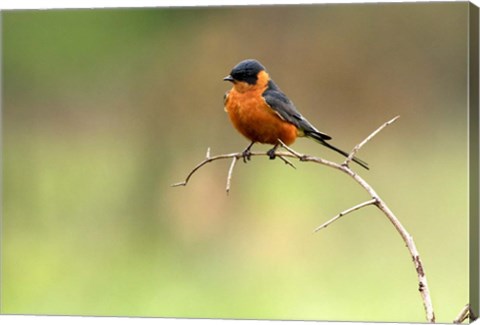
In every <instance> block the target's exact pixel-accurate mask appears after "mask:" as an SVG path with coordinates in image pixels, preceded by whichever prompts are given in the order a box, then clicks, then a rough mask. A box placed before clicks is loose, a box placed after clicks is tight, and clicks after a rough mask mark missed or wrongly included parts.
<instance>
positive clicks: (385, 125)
mask: <svg viewBox="0 0 480 325" xmlns="http://www.w3.org/2000/svg"><path fill="white" fill-rule="evenodd" d="M398 118H400V115H397V116H395V117H394V118H392V119H391V120H390V121H388V122H385V123H383V124H382V125H381V126H380V127H379V128H378V129H376V130H375V131H373V132H372V133H371V134H370V135H369V136H368V137H366V138H365V140H363V141H362V142H360V143H359V144H357V145H356V146H355V147H354V148H353V150H352V152H350V154H349V155H348V157H347V159H345V161H344V162H343V165H346V166H348V164H349V163H350V162H351V161H352V159H353V157H354V156H355V155H356V154H357V152H358V150H360V148H362V147H363V146H364V145H365V144H366V143H367V142H368V141H370V140H371V139H372V138H373V137H374V136H376V135H377V134H378V133H379V132H380V131H382V130H383V129H384V128H386V127H387V126H389V125H390V124H392V123H393V122H395V121H396V120H397V119H398Z"/></svg>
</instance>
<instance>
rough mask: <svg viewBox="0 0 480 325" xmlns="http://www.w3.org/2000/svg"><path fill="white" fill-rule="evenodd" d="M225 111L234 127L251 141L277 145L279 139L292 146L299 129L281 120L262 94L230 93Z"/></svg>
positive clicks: (255, 92) (252, 92) (249, 92)
mask: <svg viewBox="0 0 480 325" xmlns="http://www.w3.org/2000/svg"><path fill="white" fill-rule="evenodd" d="M225 110H226V111H227V113H228V116H229V117H230V120H231V121H232V124H233V126H234V127H235V128H236V129H237V130H238V131H239V132H240V133H241V134H243V135H244V136H245V137H246V138H247V139H249V140H250V141H255V142H260V143H268V144H274V145H275V144H277V143H278V139H280V140H282V141H283V142H284V143H285V144H287V145H290V144H292V143H293V142H294V141H295V139H296V137H297V128H296V127H295V125H293V124H291V123H288V122H286V121H284V120H282V119H281V118H280V116H278V115H277V114H276V113H275V112H274V111H273V110H272V109H271V108H270V107H269V106H268V105H267V104H266V102H265V101H264V100H263V97H262V96H261V93H260V92H257V91H247V92H244V93H239V92H237V91H236V90H235V89H234V88H233V89H232V90H231V91H230V92H229V94H228V97H227V99H226V103H225Z"/></svg>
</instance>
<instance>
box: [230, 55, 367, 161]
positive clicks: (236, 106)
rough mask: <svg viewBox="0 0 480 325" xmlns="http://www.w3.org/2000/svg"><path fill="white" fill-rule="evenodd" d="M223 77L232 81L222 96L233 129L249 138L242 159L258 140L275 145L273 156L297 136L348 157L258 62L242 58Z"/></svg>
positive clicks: (271, 150)
mask: <svg viewBox="0 0 480 325" xmlns="http://www.w3.org/2000/svg"><path fill="white" fill-rule="evenodd" d="M223 80H224V81H229V82H231V83H232V84H233V86H232V88H231V89H230V90H229V91H227V92H226V93H225V95H224V109H225V111H226V112H227V113H228V116H229V118H230V121H231V122H232V124H233V126H234V127H235V129H237V131H238V132H240V133H241V134H242V135H243V136H244V137H246V138H247V139H248V140H250V144H249V145H248V147H247V148H246V149H245V150H244V151H243V153H242V156H243V160H244V161H245V162H246V161H247V160H250V156H251V151H250V149H251V148H252V146H253V145H254V144H255V143H257V142H258V143H262V144H272V145H274V147H273V148H272V149H270V150H268V151H267V154H268V156H269V157H270V159H274V158H275V150H276V149H277V148H278V146H279V145H280V144H281V143H280V141H281V142H283V143H284V144H286V145H287V146H289V145H291V144H292V143H293V142H294V141H295V140H296V138H297V137H307V138H311V139H313V140H315V141H316V142H318V143H320V144H321V145H323V146H325V147H327V148H329V149H331V150H333V151H335V152H337V153H339V154H341V155H343V156H345V157H348V156H349V154H348V153H347V152H345V151H343V150H341V149H339V148H337V147H335V146H333V145H332V144H330V143H329V142H327V141H328V140H331V139H332V137H331V136H329V135H328V134H326V133H323V132H320V131H319V130H318V129H317V128H315V127H314V126H313V125H312V123H310V122H309V121H308V120H307V119H306V118H305V117H304V116H303V115H302V114H301V113H300V112H299V111H298V109H297V108H296V107H295V105H294V104H293V102H292V101H291V100H290V99H289V98H288V97H287V95H285V93H283V92H282V91H281V90H280V88H279V87H278V86H277V84H276V83H275V82H274V81H273V80H272V79H271V78H270V75H269V74H268V72H267V71H266V68H265V67H264V66H263V65H262V64H261V63H260V62H259V61H257V60H255V59H247V60H243V61H241V62H240V63H238V64H237V65H235V66H234V67H233V68H232V70H231V71H230V74H229V75H227V76H226V77H224V78H223ZM279 140H280V141H279ZM352 160H353V161H354V162H355V163H357V164H359V165H360V166H362V167H363V168H365V169H367V170H368V169H369V167H368V164H367V163H366V162H364V161H363V160H361V159H359V158H357V157H353V159H352Z"/></svg>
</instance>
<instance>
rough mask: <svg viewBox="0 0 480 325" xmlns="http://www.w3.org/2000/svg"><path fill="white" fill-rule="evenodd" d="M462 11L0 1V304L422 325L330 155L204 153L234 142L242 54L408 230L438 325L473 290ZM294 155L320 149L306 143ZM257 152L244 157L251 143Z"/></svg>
mask: <svg viewBox="0 0 480 325" xmlns="http://www.w3.org/2000/svg"><path fill="white" fill-rule="evenodd" d="M467 9H468V3H466V2H463V3H428V4H425V3H424V4H367V5H361V4H350V5H328V4H327V5H314V6H254V7H230V8H227V7H210V8H159V9H131V10H130V9H116V10H115V9H111V10H101V9H96V10H45V11H8V12H3V13H2V32H3V44H2V46H3V58H2V60H3V62H2V63H3V75H2V79H3V99H2V100H3V102H2V104H3V130H2V131H3V133H2V137H3V218H2V245H1V249H2V251H1V253H2V264H1V265H2V270H1V271H2V272H1V312H2V313H6V314H51V315H57V314H74V315H119V316H165V317H200V318H205V317H206V318H217V317H219V318H255V319H304V320H310V319H317V320H352V321H396V322H404V321H405V322H406V321H413V322H423V321H425V314H424V310H423V306H422V301H421V299H420V295H419V293H418V290H417V289H418V285H417V278H416V273H415V271H414V267H413V264H412V261H411V258H410V256H409V254H408V252H407V250H406V248H405V245H404V243H403V242H402V241H401V239H400V237H399V235H398V234H397V232H396V231H395V230H394V228H393V227H392V225H391V224H390V223H389V222H388V221H387V219H386V218H385V217H384V216H383V215H382V214H381V213H380V212H379V211H377V210H376V209H375V208H373V207H368V208H365V209H362V210H360V211H357V212H355V213H354V214H351V215H349V216H347V217H345V218H344V219H342V220H340V221H338V222H337V223H335V224H334V225H332V226H331V227H329V228H327V229H325V230H322V231H321V232H320V233H317V234H312V230H313V229H314V228H315V227H316V226H318V225H319V224H321V223H323V222H325V221H326V220H328V219H329V218H331V217H333V216H334V215H335V214H337V213H338V212H340V211H342V210H345V209H347V208H349V207H351V206H353V205H356V204H358V203H360V202H363V201H365V200H367V199H369V198H368V196H367V195H366V193H365V192H363V191H362V190H361V188H360V187H359V186H358V185H356V184H355V183H354V182H353V181H352V180H351V179H349V178H348V177H346V176H345V175H343V174H341V173H339V172H338V171H335V170H333V169H329V168H327V167H323V166H319V165H314V164H308V163H305V164H304V163H297V164H296V165H297V169H296V170H294V169H292V168H290V167H288V166H285V165H284V164H283V163H282V162H281V161H279V160H278V159H277V160H276V161H269V160H268V159H267V158H265V157H258V158H253V159H252V161H251V162H249V163H248V164H243V163H238V164H237V167H236V169H235V171H234V175H233V179H232V190H231V192H230V195H228V196H227V195H226V194H225V181H226V174H227V170H228V165H229V161H220V162H215V163H212V164H209V165H207V166H205V167H204V168H203V169H201V170H200V171H198V173H197V174H195V175H194V177H193V178H192V180H191V182H190V183H189V185H188V186H187V187H185V188H183V187H181V188H172V187H170V185H171V184H172V183H175V182H178V181H182V180H183V179H184V177H185V176H186V174H187V173H188V172H189V171H190V170H191V168H192V167H193V166H194V165H195V164H197V163H198V162H199V161H200V160H202V159H203V158H204V155H205V152H206V149H207V147H211V148H212V155H214V154H219V153H229V152H237V151H240V150H243V149H244V148H245V146H246V145H247V144H248V141H247V140H246V139H244V138H242V136H241V135H239V134H238V133H237V132H236V131H235V130H234V129H233V127H232V126H231V125H230V123H229V120H228V117H227V115H226V114H225V112H224V111H223V101H222V98H223V94H224V92H225V91H226V90H228V89H229V88H230V84H227V83H225V82H224V81H222V78H223V77H224V76H225V75H227V74H228V73H229V72H230V70H231V68H232V67H233V66H234V65H235V64H236V63H238V62H239V61H240V60H243V59H246V58H256V59H258V60H260V61H261V62H262V63H263V64H264V65H265V66H266V67H267V69H268V71H269V73H270V75H271V76H272V77H273V78H274V79H275V81H276V82H277V83H278V84H279V85H280V87H281V88H282V90H283V91H285V92H286V93H287V95H288V96H289V97H290V98H291V99H292V100H293V101H294V102H295V104H296V106H297V107H298V108H299V110H300V111H301V112H302V113H303V114H304V115H305V116H306V117H307V118H308V119H309V120H310V121H311V122H312V123H313V124H314V125H316V126H317V127H318V128H319V129H320V130H321V131H323V132H326V133H327V134H330V135H331V136H333V141H332V143H333V144H335V145H337V146H339V147H340V148H343V149H345V150H350V149H351V148H352V147H353V146H354V145H355V144H356V143H358V142H359V141H361V140H362V139H364V138H365V137H366V136H367V135H368V134H369V133H370V132H372V131H373V130H374V129H376V128H377V127H378V126H379V125H381V124H382V123H383V122H385V121H387V120H389V119H390V118H392V117H394V116H396V115H400V116H401V118H400V119H399V120H398V121H397V122H396V123H395V124H394V125H392V126H391V127H389V128H387V129H385V130H384V131H383V132H382V133H380V134H379V135H378V136H377V137H376V138H375V139H374V140H373V141H372V142H370V143H368V144H367V145H366V146H365V147H364V148H363V149H362V150H361V152H360V154H359V156H360V157H361V158H362V159H364V160H366V161H368V162H369V164H370V166H371V170H370V171H368V172H367V171H365V170H363V169H361V168H358V167H357V166H355V167H354V168H355V169H356V170H357V171H358V173H360V174H361V176H362V177H364V178H365V179H366V180H367V182H369V183H370V184H371V185H372V186H373V187H374V188H375V189H376V191H377V192H378V193H379V195H380V196H381V197H382V198H383V199H384V200H385V201H386V202H387V204H389V206H390V208H391V209H392V210H393V211H394V213H395V214H396V215H397V216H398V218H399V219H400V220H401V221H402V223H403V224H404V226H405V227H406V228H407V229H408V230H409V231H410V233H411V234H412V236H413V237H414V238H415V240H416V243H417V247H418V249H419V251H420V254H421V257H422V259H423V262H424V266H425V270H426V272H427V276H428V281H429V285H430V290H431V294H432V299H433V303H434V307H435V311H436V316H437V320H438V321H440V322H451V321H452V319H453V318H454V317H455V316H456V315H457V314H458V312H459V311H460V309H461V308H462V307H463V305H464V304H465V303H467V302H468V237H467V235H468V209H467V193H468V192H467V190H468V188H467V187H468V174H467V78H466V76H467ZM293 147H294V148H295V149H296V150H298V151H300V152H305V153H309V154H312V155H317V156H321V157H324V158H327V159H331V160H334V161H338V162H340V161H342V157H341V156H338V155H337V154H335V153H331V152H328V151H327V150H325V148H323V147H321V146H319V145H318V144H316V143H315V142H313V141H310V140H306V139H299V140H297V142H296V143H295V144H294V145H293ZM268 148H269V147H268V146H262V145H257V146H256V147H255V150H267V149H268Z"/></svg>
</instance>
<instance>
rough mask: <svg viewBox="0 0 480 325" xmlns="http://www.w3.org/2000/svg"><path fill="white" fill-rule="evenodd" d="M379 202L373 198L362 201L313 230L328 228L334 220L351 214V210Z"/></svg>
mask: <svg viewBox="0 0 480 325" xmlns="http://www.w3.org/2000/svg"><path fill="white" fill-rule="evenodd" d="M375 203H377V200H376V199H371V200H369V201H365V202H363V203H360V204H358V205H356V206H354V207H351V208H350V209H347V210H345V211H342V212H340V213H339V214H337V215H336V216H335V217H333V218H332V219H330V220H328V221H327V222H325V223H324V224H322V225H320V226H318V227H317V228H315V229H314V230H313V232H317V231H319V230H321V229H323V228H327V227H328V226H329V225H330V224H332V223H333V222H335V221H337V220H338V219H340V218H341V217H343V216H345V215H347V214H349V213H350V212H353V211H356V210H359V209H361V208H364V207H366V206H369V205H372V204H375Z"/></svg>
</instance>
